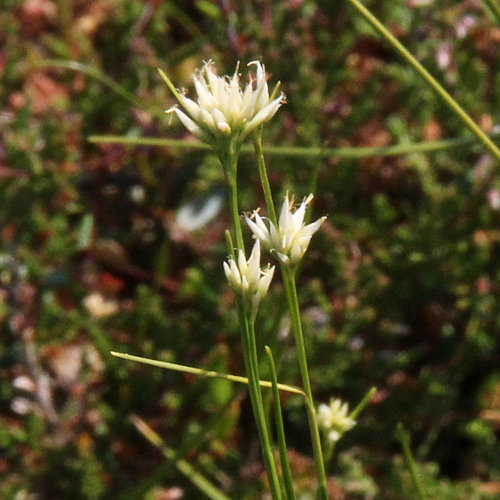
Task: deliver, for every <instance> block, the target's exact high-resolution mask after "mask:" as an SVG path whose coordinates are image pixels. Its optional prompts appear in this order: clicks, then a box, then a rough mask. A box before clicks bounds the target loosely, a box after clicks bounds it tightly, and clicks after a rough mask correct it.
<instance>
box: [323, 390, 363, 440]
mask: <svg viewBox="0 0 500 500" xmlns="http://www.w3.org/2000/svg"><path fill="white" fill-rule="evenodd" d="M317 415H318V424H319V426H320V427H321V428H322V429H323V430H325V431H326V432H327V436H328V439H329V440H330V441H332V442H335V441H338V440H339V439H340V438H341V437H342V435H343V434H344V433H345V432H347V431H348V430H350V429H352V428H353V427H354V426H355V425H356V421H355V420H353V419H352V418H350V417H349V405H348V404H347V403H343V402H342V400H340V399H334V398H332V399H331V400H330V404H329V405H327V404H325V403H322V404H320V405H319V407H318V412H317Z"/></svg>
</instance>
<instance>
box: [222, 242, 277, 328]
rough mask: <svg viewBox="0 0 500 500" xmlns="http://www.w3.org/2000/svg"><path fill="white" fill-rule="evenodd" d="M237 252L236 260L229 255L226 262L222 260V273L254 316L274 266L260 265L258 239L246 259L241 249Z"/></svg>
mask: <svg viewBox="0 0 500 500" xmlns="http://www.w3.org/2000/svg"><path fill="white" fill-rule="evenodd" d="M237 252H238V255H237V256H236V260H234V259H233V258H232V257H230V258H229V259H228V262H224V264H223V265H224V273H225V274H226V278H227V281H228V282H229V286H230V287H231V288H232V289H233V291H234V292H235V293H236V294H238V295H241V297H242V299H243V305H244V307H245V308H246V309H247V311H248V312H250V313H251V315H252V317H253V318H255V315H256V314H257V310H258V308H259V304H260V301H261V299H262V298H263V297H264V296H265V295H266V294H267V290H268V289H269V285H270V284H271V280H272V279H273V276H274V266H272V267H270V265H269V264H268V265H267V267H266V268H264V269H262V268H261V267H260V242H259V241H258V240H257V241H256V242H255V244H254V246H253V249H252V253H251V254H250V258H249V259H248V260H246V257H245V253H244V252H243V251H242V250H237Z"/></svg>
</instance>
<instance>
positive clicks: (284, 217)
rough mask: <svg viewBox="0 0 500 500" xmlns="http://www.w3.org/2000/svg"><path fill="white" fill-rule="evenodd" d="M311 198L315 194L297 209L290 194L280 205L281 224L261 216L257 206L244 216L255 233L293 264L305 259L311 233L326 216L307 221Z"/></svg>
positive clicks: (283, 259) (290, 264) (286, 261)
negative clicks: (276, 225) (251, 212)
mask: <svg viewBox="0 0 500 500" xmlns="http://www.w3.org/2000/svg"><path fill="white" fill-rule="evenodd" d="M312 199H313V195H312V194H310V195H309V196H308V197H307V198H304V200H303V201H302V203H301V204H300V205H299V207H298V208H297V209H296V210H294V203H293V198H292V201H291V202H290V201H289V199H288V194H287V195H286V196H285V200H284V202H283V206H282V207H281V213H280V216H279V220H278V227H275V225H274V224H273V223H272V222H271V221H270V220H269V219H267V218H265V217H261V216H260V215H259V213H258V211H257V210H255V211H254V212H253V214H252V216H251V217H248V216H245V220H246V222H247V224H248V226H249V227H250V229H251V230H252V232H253V234H254V237H255V238H256V239H258V240H260V242H261V243H262V245H263V246H264V247H265V248H266V249H267V250H269V251H271V252H272V253H274V254H275V255H276V256H277V257H278V259H279V260H280V261H281V262H283V264H285V265H287V266H290V267H293V266H294V265H296V264H297V263H298V262H299V261H300V259H302V257H303V256H304V253H305V252H306V250H307V247H308V246H309V243H310V241H311V238H312V235H313V234H314V233H315V232H316V231H317V230H318V229H319V228H320V226H321V224H323V222H324V221H325V220H326V217H321V218H320V219H318V220H317V221H316V222H313V223H311V224H307V225H306V224H304V216H305V213H306V208H307V205H308V204H309V203H310V202H311V200H312ZM265 221H266V222H267V224H268V226H269V227H268V226H267V225H266V222H265Z"/></svg>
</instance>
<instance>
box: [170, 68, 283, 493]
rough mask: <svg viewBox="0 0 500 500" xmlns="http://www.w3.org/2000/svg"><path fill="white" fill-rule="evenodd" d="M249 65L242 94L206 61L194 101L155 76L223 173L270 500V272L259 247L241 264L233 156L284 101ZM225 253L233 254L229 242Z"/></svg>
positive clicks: (233, 282)
mask: <svg viewBox="0 0 500 500" xmlns="http://www.w3.org/2000/svg"><path fill="white" fill-rule="evenodd" d="M249 66H255V67H256V76H255V78H250V80H249V82H248V83H247V84H246V86H245V87H244V89H243V90H242V89H241V88H240V83H239V74H238V69H239V66H238V65H237V66H236V70H235V72H234V74H233V76H232V77H219V76H217V74H216V73H215V70H214V65H213V63H212V62H210V61H209V62H208V63H206V64H205V65H204V66H203V68H202V69H201V70H199V71H198V72H196V73H195V75H194V85H195V88H196V92H197V94H198V99H197V102H195V101H193V100H191V99H189V98H188V97H186V96H185V95H184V93H183V92H179V91H178V90H177V89H176V88H175V87H174V85H173V84H172V82H171V81H170V80H169V78H168V77H167V76H166V75H165V74H164V73H163V72H162V71H161V70H160V74H161V76H162V77H163V79H164V80H165V82H166V83H167V85H168V87H169V88H170V90H171V91H172V93H173V94H174V96H175V97H176V99H177V101H178V103H179V104H180V105H181V106H182V108H183V109H182V110H181V109H179V108H178V107H177V106H174V107H173V108H170V109H169V110H167V112H174V113H175V114H176V115H177V116H178V117H179V119H180V120H181V122H182V123H183V124H184V125H185V127H186V128H187V129H188V130H189V131H190V132H191V133H192V134H193V135H195V136H196V137H198V138H199V139H200V140H202V141H203V142H205V143H207V144H209V145H210V146H211V147H212V149H213V151H214V152H215V153H216V154H217V156H218V158H219V160H220V162H221V164H222V167H223V169H224V173H225V178H226V182H227V185H228V191H229V206H230V212H231V218H232V222H233V228H234V235H235V243H236V249H237V250H236V253H237V255H236V254H234V255H233V257H230V258H229V261H228V262H227V263H224V272H225V274H226V277H227V279H228V282H229V284H230V286H231V288H232V289H233V291H234V292H235V293H236V297H237V303H238V314H239V320H240V326H241V333H242V344H243V354H244V360H245V368H246V371H247V374H248V380H249V392H250V399H251V402H252V408H253V412H254V417H255V421H256V425H257V430H258V433H259V438H260V442H261V445H262V454H263V459H264V464H265V466H266V472H267V475H268V479H269V484H270V489H271V493H272V496H273V499H274V500H280V499H281V487H280V482H279V478H278V471H277V467H276V462H275V459H274V455H273V450H272V445H271V439H270V433H269V430H268V426H267V420H266V415H265V411H264V405H263V401H262V394H261V389H260V374H259V364H258V358H257V346H256V341H255V318H256V314H257V310H258V306H259V303H260V300H261V298H262V297H263V296H264V295H265V294H266V293H267V289H268V287H269V284H270V282H271V279H272V276H273V273H274V267H272V268H271V267H269V266H268V267H267V269H264V270H262V269H261V268H260V243H256V245H255V246H254V248H253V250H252V253H251V256H250V258H249V259H248V260H247V259H246V256H245V246H244V241H243V232H242V229H241V221H240V217H239V213H240V211H239V207H238V184H237V173H238V156H239V152H240V148H241V145H242V142H243V140H244V139H245V138H246V137H247V136H248V134H250V133H251V132H252V131H253V130H255V129H256V128H257V127H259V126H260V125H261V124H262V123H264V122H266V121H268V120H270V119H271V118H272V117H273V116H274V114H275V113H276V111H277V110H278V108H279V107H280V106H281V104H282V103H283V101H284V96H283V94H281V95H280V96H279V97H277V98H274V93H273V94H272V95H271V97H270V96H269V90H268V86H267V81H266V73H265V68H264V66H263V65H261V64H260V63H259V62H258V61H253V62H251V63H250V64H249ZM230 252H231V253H232V254H233V248H232V242H231V243H230Z"/></svg>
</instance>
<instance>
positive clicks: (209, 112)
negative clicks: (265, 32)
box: [162, 61, 285, 143]
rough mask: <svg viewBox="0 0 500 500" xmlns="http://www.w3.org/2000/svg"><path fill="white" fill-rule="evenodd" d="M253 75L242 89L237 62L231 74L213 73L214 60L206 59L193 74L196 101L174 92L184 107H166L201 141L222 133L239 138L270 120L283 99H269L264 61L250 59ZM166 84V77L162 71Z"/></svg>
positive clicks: (211, 140) (209, 139)
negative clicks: (254, 70) (219, 74)
mask: <svg viewBox="0 0 500 500" xmlns="http://www.w3.org/2000/svg"><path fill="white" fill-rule="evenodd" d="M248 66H255V67H256V76H255V77H252V76H250V77H249V81H248V82H247V84H246V85H245V88H244V90H242V89H241V88H240V76H239V74H238V70H239V63H238V64H237V65H236V70H235V72H234V74H233V76H232V77H229V76H222V77H221V76H217V73H216V71H215V69H214V64H213V63H212V62H211V61H209V62H207V63H206V64H205V65H204V66H203V68H202V69H201V70H198V71H197V72H196V73H195V74H194V77H193V79H194V86H195V89H196V92H197V94H198V99H197V102H195V101H193V100H192V99H189V98H188V97H186V96H184V95H182V93H177V92H176V97H177V99H178V100H179V102H180V104H181V105H182V107H183V108H184V111H182V110H180V109H179V108H178V107H177V106H175V107H173V108H171V109H169V110H167V112H175V113H176V115H177V116H178V117H179V119H180V120H181V122H182V123H183V124H184V126H185V127H186V128H187V129H188V130H189V131H190V132H191V133H192V134H193V135H195V136H196V137H198V138H199V139H200V140H202V141H204V142H209V143H213V141H214V140H215V141H217V139H218V138H220V137H221V135H222V136H237V137H238V139H239V140H240V141H242V140H243V139H244V138H245V137H246V136H247V135H248V134H249V133H250V132H252V131H253V130H255V129H256V128H257V127H258V126H259V125H261V124H262V123H264V122H266V121H268V120H270V119H271V118H272V117H273V116H274V115H275V113H276V111H277V110H278V108H279V107H280V106H281V105H282V104H283V102H284V101H285V96H284V94H280V95H279V96H278V97H276V98H275V99H273V100H271V97H270V96H269V89H268V86H267V81H266V80H267V75H266V71H265V67H264V65H262V64H261V63H260V62H259V61H252V62H251V63H249V64H248ZM162 76H163V77H164V78H165V79H166V81H167V83H169V86H171V85H170V81H169V80H168V78H167V77H166V76H165V75H164V74H163V73H162Z"/></svg>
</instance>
